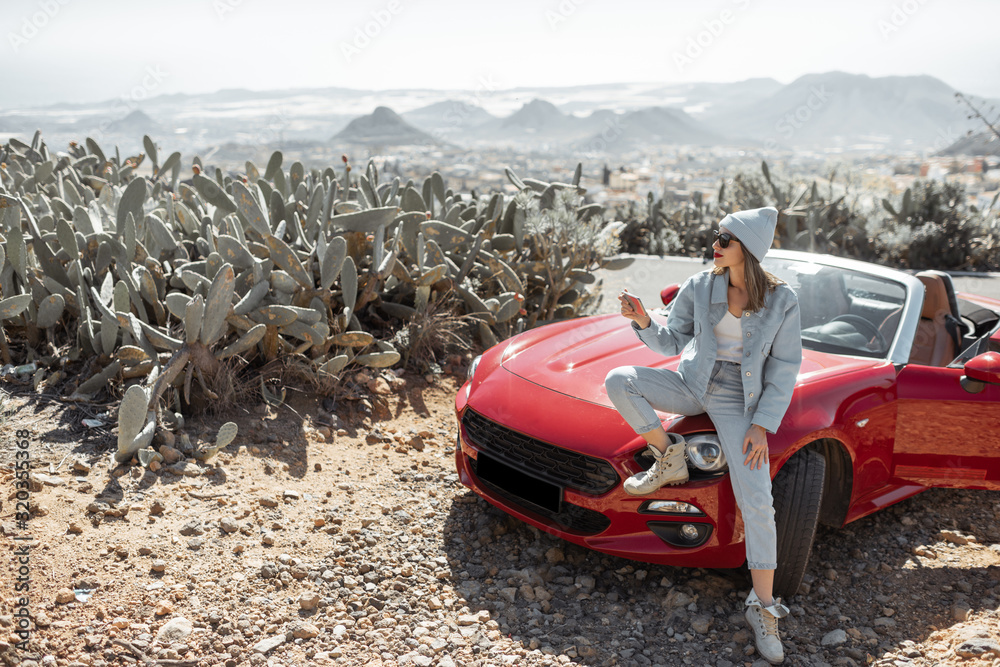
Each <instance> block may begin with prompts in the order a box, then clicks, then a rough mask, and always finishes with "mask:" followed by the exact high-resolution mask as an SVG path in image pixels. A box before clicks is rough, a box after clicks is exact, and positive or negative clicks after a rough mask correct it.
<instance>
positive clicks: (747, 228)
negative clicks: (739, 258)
mask: <svg viewBox="0 0 1000 667" xmlns="http://www.w3.org/2000/svg"><path fill="white" fill-rule="evenodd" d="M777 224H778V209H776V208H774V207H772V206H765V207H764V208H752V209H750V210H748V211H737V212H736V213H730V214H729V215H727V216H726V217H724V218H723V219H722V222H720V223H719V227H725V228H726V229H728V230H729V231H730V232H732V234H733V235H734V236H735V237H736V239H737V240H738V241H739V242H740V243H741V244H743V247H744V248H745V249H746V250H747V251H748V252H749V253H750V254H751V255H753V256H754V257H756V258H757V261H758V262H759V261H761V260H763V259H764V256H765V255H766V254H767V251H768V250H770V249H771V242H772V241H774V227H775V225H777Z"/></svg>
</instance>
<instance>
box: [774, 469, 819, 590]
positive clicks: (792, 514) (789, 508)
mask: <svg viewBox="0 0 1000 667" xmlns="http://www.w3.org/2000/svg"><path fill="white" fill-rule="evenodd" d="M825 478H826V459H824V458H823V456H822V455H821V454H819V453H818V452H815V451H812V450H809V449H803V450H800V451H799V452H797V453H796V454H795V455H794V456H792V458H790V459H788V461H787V462H785V465H783V466H782V467H781V470H779V471H778V474H777V475H776V476H775V478H774V482H773V484H772V487H771V495H772V496H773V497H774V521H775V524H776V528H777V531H778V569H777V570H776V571H775V573H774V594H775V595H777V596H780V597H782V598H784V599H788V598H791V597H792V596H793V595H795V594H796V593H798V591H799V586H800V585H801V584H802V577H803V576H804V575H805V573H806V567H807V566H808V565H809V554H810V552H811V551H812V544H813V538H815V537H816V524H817V523H818V522H819V511H820V507H821V506H822V504H823V483H824V480H825Z"/></svg>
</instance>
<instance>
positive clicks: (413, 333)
mask: <svg viewBox="0 0 1000 667" xmlns="http://www.w3.org/2000/svg"><path fill="white" fill-rule="evenodd" d="M459 311H460V303H459V301H458V298H457V297H456V296H455V293H454V292H451V291H449V292H446V293H445V294H444V295H442V296H441V297H440V298H439V299H437V300H436V301H434V302H432V303H429V304H428V305H427V310H425V311H423V312H419V313H417V314H416V315H415V316H414V317H413V319H412V320H411V321H410V322H409V323H408V325H407V326H406V327H405V328H403V329H400V331H399V333H397V335H396V338H397V339H399V344H400V345H401V346H402V347H403V348H404V353H403V364H404V366H409V367H410V368H412V369H413V370H416V371H417V372H420V373H424V372H426V371H427V370H428V369H429V368H430V367H431V366H432V365H434V364H437V361H438V359H440V358H442V357H443V356H444V355H445V354H448V353H451V352H468V351H469V350H470V349H471V346H472V345H471V342H470V341H471V340H472V338H471V333H470V329H471V325H472V324H473V323H474V322H476V320H475V318H472V317H470V316H468V315H458V314H457V313H458V312H459Z"/></svg>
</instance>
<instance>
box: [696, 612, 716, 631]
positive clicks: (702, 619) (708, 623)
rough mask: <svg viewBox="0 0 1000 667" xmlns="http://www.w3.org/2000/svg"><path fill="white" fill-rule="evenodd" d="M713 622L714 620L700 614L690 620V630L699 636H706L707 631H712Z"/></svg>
mask: <svg viewBox="0 0 1000 667" xmlns="http://www.w3.org/2000/svg"><path fill="white" fill-rule="evenodd" d="M714 621H715V619H714V618H712V617H711V616H709V615H708V614H700V615H698V616H695V617H694V618H692V619H691V629H692V630H694V631H695V632H697V633H698V634H699V635H705V634H708V631H709V630H711V629H712V623H713V622H714Z"/></svg>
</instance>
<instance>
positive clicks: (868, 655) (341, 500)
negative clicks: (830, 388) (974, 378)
mask: <svg viewBox="0 0 1000 667" xmlns="http://www.w3.org/2000/svg"><path fill="white" fill-rule="evenodd" d="M363 380H364V379H362V381H363ZM428 380H429V381H428ZM460 383H461V378H460V375H437V376H433V377H429V378H425V377H423V376H417V375H410V374H404V375H402V376H401V377H397V375H395V374H393V373H388V372H387V373H384V374H383V376H381V377H378V378H375V377H372V378H370V382H367V383H365V384H368V385H370V388H371V389H372V390H373V393H372V394H371V396H370V398H368V399H367V400H365V401H341V402H340V403H335V404H331V402H330V401H329V400H326V401H325V402H324V401H323V400H322V399H318V398H313V397H308V396H301V395H296V396H295V397H290V398H289V402H288V403H287V404H286V405H283V406H280V407H277V408H274V407H270V406H248V407H247V408H246V409H243V410H240V411H239V414H236V415H227V416H224V417H223V418H221V419H216V420H209V419H200V420H193V421H191V422H189V424H188V425H187V428H186V434H187V436H188V438H187V440H185V439H184V438H183V437H176V438H174V439H173V441H172V442H173V446H174V450H175V451H176V455H174V457H175V458H177V460H176V461H168V462H165V463H164V465H162V466H161V467H160V468H159V469H158V470H157V471H152V470H146V469H144V468H142V467H140V466H121V467H117V468H112V467H110V466H109V464H108V461H109V453H110V452H111V450H112V448H113V447H114V443H115V432H114V430H113V429H112V428H110V427H108V426H104V427H96V428H87V427H85V426H83V425H82V420H83V419H84V418H98V419H101V418H105V419H106V418H107V415H102V414H101V409H100V408H99V407H96V408H95V407H94V406H73V405H66V404H63V403H60V402H53V401H48V400H44V399H38V398H37V397H32V396H31V394H30V388H29V387H26V386H20V385H11V384H6V385H4V386H5V388H6V390H7V391H8V392H11V393H13V394H14V395H13V397H12V398H10V399H9V400H8V401H7V405H6V408H5V415H4V416H3V417H0V425H2V432H0V479H2V481H3V488H4V491H5V492H4V493H3V495H2V497H0V501H2V505H0V528H2V532H3V534H4V537H3V540H2V542H0V543H2V544H3V546H4V549H5V551H6V552H7V553H6V558H5V568H4V571H3V574H2V575H0V577H2V579H0V604H2V608H0V640H2V641H3V642H6V643H0V661H2V662H3V663H4V664H8V665H13V664H19V663H20V664H25V665H29V664H42V665H59V666H70V665H71V666H74V667H77V666H80V665H89V666H91V667H101V666H102V665H125V664H141V665H146V664H148V665H165V666H169V665H174V666H181V665H191V666H194V665H206V666H207V665H226V666H232V665H243V664H251V665H263V664H267V665H307V664H308V665H311V664H318V665H322V664H337V665H440V666H441V667H450V666H452V665H477V666H485V665H594V666H596V665H612V664H617V665H650V664H656V665H682V664H683V665H716V666H719V667H729V666H732V665H755V664H763V663H762V662H761V661H759V660H758V659H757V656H755V655H754V651H753V641H752V639H751V635H750V632H749V631H748V629H747V627H746V625H745V623H744V620H743V616H742V609H741V604H742V601H743V598H744V597H745V595H746V594H747V592H748V590H749V584H748V581H747V578H746V576H745V573H744V572H741V571H738V570H736V571H728V570H722V571H719V570H700V569H683V568H672V567H662V566H652V565H646V564H643V563H638V562H630V561H626V560H621V559H617V558H610V557H606V556H603V555H600V554H597V553H593V552H589V551H587V550H584V549H582V548H579V547H576V546H574V545H570V544H568V543H564V542H562V541H560V540H558V539H555V538H553V537H551V536H549V535H547V534H545V533H542V532H540V531H538V530H535V529H533V528H530V527H528V526H526V525H525V524H522V523H519V522H518V521H515V520H513V519H511V518H509V517H507V516H506V515H505V514H503V513H501V512H499V511H497V510H495V509H493V508H492V507H491V506H490V505H488V504H487V503H485V502H483V501H481V500H480V499H478V497H477V496H475V495H474V494H472V493H471V492H469V491H468V490H467V489H465V488H464V487H463V486H461V484H460V483H459V482H458V478H457V475H456V474H455V466H454V446H455V418H454V412H453V410H454V407H453V405H454V404H453V400H454V395H455V392H456V391H457V389H458V387H459V385H460ZM22 394H23V395H22ZM111 416H112V417H113V415H111ZM227 419H233V420H234V421H236V422H237V423H238V424H239V426H240V434H239V436H238V437H237V439H236V441H235V442H234V443H233V444H231V445H230V446H229V447H228V448H226V449H225V450H223V451H222V452H220V453H219V455H218V456H217V457H216V458H215V459H213V460H210V461H209V462H208V463H203V462H200V461H197V460H195V459H192V458H187V457H184V456H183V454H184V452H185V450H187V451H190V448H192V447H195V446H196V445H197V443H198V442H199V441H201V440H211V438H212V437H213V436H214V433H215V430H216V429H217V428H218V425H219V424H220V423H221V422H223V421H226V420H227ZM108 421H109V422H110V423H113V420H108ZM20 429H24V430H26V431H27V438H26V439H27V440H28V442H29V444H30V455H31V464H32V469H33V471H34V472H35V477H34V479H33V490H32V491H31V494H30V503H31V507H32V512H33V513H32V515H31V517H30V520H29V521H28V522H27V523H26V525H24V526H21V527H19V526H18V524H17V521H16V519H17V517H16V514H15V513H16V510H17V508H16V498H15V496H14V493H15V491H14V479H13V478H14V471H13V462H14V451H15V448H16V444H15V443H16V442H17V438H16V437H15V435H16V433H17V431H18V430H20ZM171 453H172V452H171ZM998 515H1000V494H998V493H994V492H982V491H954V490H933V491H929V492H926V493H924V494H921V495H919V496H917V497H915V498H911V499H909V500H907V501H904V502H902V503H900V504H898V505H896V506H894V507H892V508H890V509H888V510H886V511H883V512H882V513H880V514H877V515H874V516H871V517H868V518H865V519H862V520H860V521H857V522H855V523H853V524H851V525H849V526H847V527H846V528H844V529H840V530H832V529H826V528H821V530H820V532H819V535H818V537H817V540H816V545H815V550H814V554H813V560H812V563H811V566H810V571H809V574H808V575H807V583H806V584H805V585H804V586H803V588H802V590H801V591H800V594H799V595H797V596H796V597H795V598H794V599H792V600H790V601H788V602H789V606H790V608H791V610H792V613H791V615H790V617H789V618H787V619H786V620H785V621H783V622H782V625H781V627H782V630H783V636H784V638H785V647H786V656H787V657H786V661H785V664H788V665H827V664H829V665H865V664H873V663H874V664H878V665H915V666H916V665H941V664H966V663H968V664H982V665H993V666H994V667H997V666H1000V641H998V640H1000V614H998V604H1000V602H998V600H1000V544H997V542H998V541H1000V531H998V528H997V526H998V524H997V518H998ZM28 535H30V536H31V537H32V538H33V539H32V541H31V542H30V549H29V554H30V558H29V560H30V564H29V565H28V566H27V567H28V568H29V569H28V572H29V576H30V587H31V588H30V605H29V609H30V613H31V616H32V620H33V623H32V624H31V639H30V642H29V645H28V648H27V650H21V649H18V648H16V647H14V646H13V644H14V643H15V642H17V641H19V639H18V637H17V636H16V634H15V631H16V630H17V622H16V621H17V617H16V616H15V614H16V613H17V610H18V606H17V602H18V601H17V598H19V597H21V596H23V595H24V594H23V593H16V592H15V590H14V582H15V580H16V578H17V574H18V572H19V567H21V565H20V564H19V563H18V555H17V551H18V550H22V551H23V545H24V544H25V543H26V541H24V540H18V539H16V538H18V537H24V536H28ZM22 572H23V571H22ZM22 661H23V662H22Z"/></svg>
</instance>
